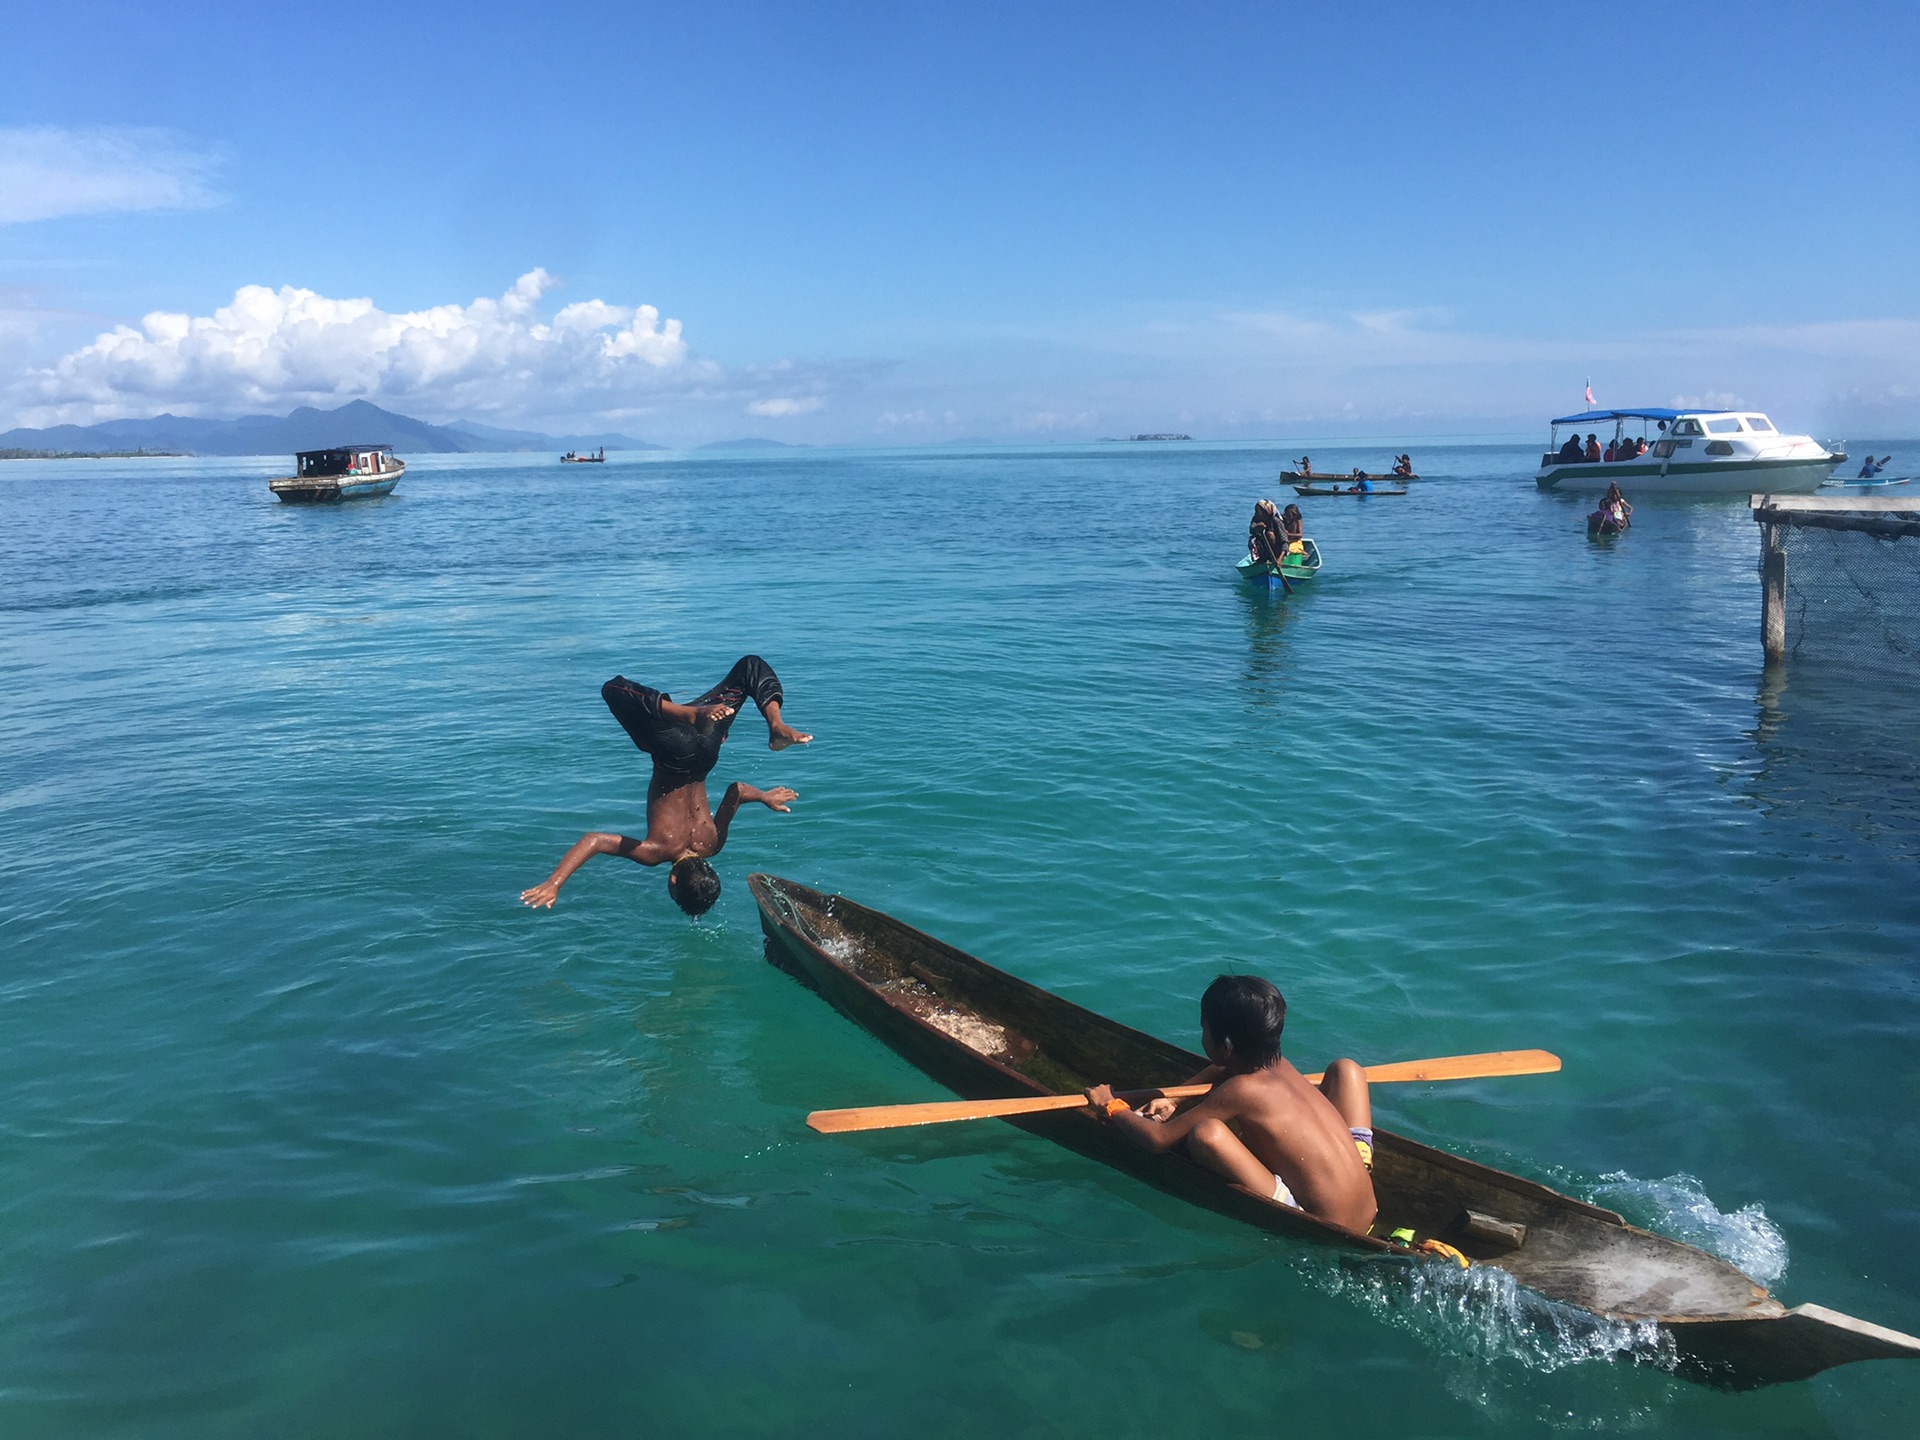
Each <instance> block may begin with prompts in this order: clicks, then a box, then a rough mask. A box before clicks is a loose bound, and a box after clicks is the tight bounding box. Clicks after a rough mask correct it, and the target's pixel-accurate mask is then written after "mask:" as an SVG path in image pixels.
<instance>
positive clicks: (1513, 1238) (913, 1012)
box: [747, 874, 1920, 1389]
mask: <svg viewBox="0 0 1920 1440" xmlns="http://www.w3.org/2000/svg"><path fill="white" fill-rule="evenodd" d="M747 884H748V887H749V888H750V889H751V890H752V892H753V897H754V900H755V901H756V902H757V904H758V905H759V909H760V927H761V929H762V931H763V932H764V934H765V937H766V954H767V959H768V960H769V961H770V962H771V963H772V964H774V965H776V966H778V967H779V968H780V969H782V970H785V971H786V972H788V973H789V974H791V975H793V976H794V977H795V978H796V979H798V980H799V981H800V982H801V983H802V984H804V985H806V986H808V987H809V988H810V989H812V990H814V991H816V992H817V993H818V994H819V995H820V996H821V997H822V998H823V999H825V1000H826V1001H827V1002H828V1003H829V1004H830V1005H832V1006H833V1007H834V1008H835V1009H836V1010H839V1011H840V1012H841V1013H842V1014H844V1015H845V1016H847V1018H848V1019H850V1020H852V1021H853V1022H854V1023H855V1024H857V1025H859V1026H861V1027H862V1028H863V1029H865V1030H867V1031H868V1032H869V1033H871V1034H872V1035H874V1036H875V1037H876V1038H878V1039H879V1040H881V1041H882V1042H883V1043H885V1044H886V1045H888V1046H889V1047H890V1048H892V1049H893V1050H894V1051H895V1052H896V1053H897V1054H899V1055H900V1056H901V1057H902V1058H904V1059H905V1060H907V1061H908V1062H909V1063H911V1064H913V1065H915V1066H918V1067H919V1068H920V1069H921V1070H923V1071H924V1072H926V1074H928V1075H929V1076H931V1077H932V1078H933V1079H935V1080H937V1081H938V1082H940V1083H941V1084H942V1085H944V1086H946V1087H947V1088H948V1089H950V1090H953V1091H954V1092H956V1093H957V1094H959V1095H961V1096H963V1097H966V1099H965V1100H963V1101H950V1102H937V1103H936V1104H934V1105H931V1106H926V1105H910V1106H900V1107H873V1108H869V1109H866V1110H863V1111H858V1112H848V1111H821V1112H815V1113H814V1114H813V1115H811V1116H809V1118H808V1124H809V1125H810V1126H811V1127H812V1128H813V1129H815V1130H817V1131H821V1132H823V1133H842V1132H845V1131H851V1130H866V1129H877V1128H882V1127H884V1126H898V1125H902V1124H925V1123H934V1122H937V1121H940V1120H961V1119H969V1118H974V1117H976V1116H978V1115H981V1114H987V1115H1001V1116H1005V1117H1006V1118H1007V1119H1008V1123H1010V1124H1014V1125H1018V1126H1019V1127H1020V1128H1021V1129H1023V1130H1026V1131H1029V1132H1030V1133H1032V1134H1034V1135H1038V1136H1041V1137H1043V1138H1045V1139H1049V1140H1052V1141H1055V1142H1056V1143H1058V1144H1060V1145H1064V1146H1065V1147H1067V1148H1068V1149H1070V1150H1074V1151H1076V1152H1078V1153H1079V1154H1081V1155H1084V1156H1086V1157H1088V1158H1089V1159H1093V1160H1097V1161H1100V1162H1101V1163H1102V1164H1106V1165H1110V1166H1112V1167H1114V1168H1115V1169H1118V1170H1121V1171H1124V1172H1126V1173H1128V1174H1130V1175H1133V1176H1135V1177H1136V1178H1138V1179H1140V1180H1143V1181H1145V1182H1146V1183H1147V1184H1149V1185H1152V1186H1154V1187H1155V1188H1156V1189H1159V1190H1161V1191H1164V1192H1165V1193H1167V1194H1170V1195H1173V1196H1175V1197H1177V1198H1179V1199H1182V1200H1187V1201H1190V1202H1192V1203H1194V1204H1196V1205H1199V1206H1201V1207H1203V1208H1205V1209H1208V1210H1211V1211H1214V1212H1216V1213H1218V1214H1221V1215H1225V1216H1228V1217H1230V1218H1232V1219H1235V1220H1240V1221H1243V1222H1245V1223H1247V1224H1249V1225H1252V1226H1255V1227H1257V1228H1259V1229H1262V1230H1267V1231H1272V1232H1274V1233H1277V1234H1279V1235H1282V1236H1286V1237H1288V1238H1291V1239H1296V1240H1304V1241H1311V1242H1315V1243H1318V1244H1322V1245H1328V1246H1332V1247H1335V1248H1337V1249H1339V1250H1342V1251H1347V1252H1353V1253H1357V1254H1361V1255H1371V1256H1374V1257H1377V1258H1378V1259H1379V1260H1381V1261H1383V1262H1397V1263H1401V1264H1408V1263H1427V1264H1445V1265H1449V1266H1451V1265H1456V1264H1458V1265H1465V1266H1469V1267H1471V1266H1475V1265H1483V1266H1490V1267H1494V1268H1497V1269H1500V1270H1503V1271H1505V1272H1506V1273H1507V1274H1509V1275H1511V1276H1512V1277H1513V1278H1514V1279H1515V1280H1516V1281H1518V1282H1519V1283H1520V1284H1521V1285H1524V1286H1526V1287H1528V1288H1529V1289H1530V1290H1532V1291H1534V1292H1536V1293H1537V1294H1539V1295H1542V1296H1544V1297H1546V1298H1547V1299H1548V1300H1551V1301H1557V1302H1560V1303H1561V1304H1564V1305H1568V1306H1573V1307H1577V1308H1578V1309H1581V1310H1585V1311H1588V1312H1590V1313H1592V1314H1594V1315H1598V1316H1602V1317H1605V1318H1607V1319H1610V1320H1616V1321H1623V1322H1628V1323H1641V1324H1651V1325H1654V1326H1657V1327H1658V1328H1659V1330H1660V1331H1661V1332H1662V1333H1663V1334H1664V1335H1665V1336H1666V1337H1668V1338H1669V1339H1670V1340H1671V1343H1672V1345H1673V1352H1674V1355H1675V1357H1676V1359H1677V1363H1678V1366H1679V1370H1680V1373H1681V1374H1683V1375H1685V1376H1686V1377H1687V1378H1689V1379H1692V1380H1697V1381H1701V1382H1704V1383H1708V1384H1714V1385H1719V1386H1722V1387H1724V1388H1730V1389H1748V1388H1753V1387H1755V1386H1760V1385H1769V1384H1776V1383H1779V1382H1782V1381H1790V1380H1802V1379H1806V1378H1807V1377H1809V1376H1812V1375H1817V1374H1819V1373H1820V1372H1821V1371H1823V1370H1827V1369H1830V1368H1831V1367H1833V1366H1835V1365H1844V1364H1847V1363H1849V1362H1852V1361H1856V1360H1874V1359H1920V1338H1916V1337H1914V1336H1911V1335H1905V1334H1902V1333H1900V1332H1899V1331H1897V1330H1889V1329H1886V1328H1884V1327H1881V1326H1878V1325H1873V1324H1870V1323H1868V1322H1866V1321H1863V1320H1856V1319H1854V1318H1853V1317H1852V1316H1848V1315H1843V1314H1840V1313H1839V1312H1837V1311H1833V1310H1827V1309H1825V1308H1823V1307H1821V1306H1818V1305H1798V1306H1795V1307H1793V1308H1791V1309H1789V1308H1788V1307H1787V1306H1785V1305H1783V1304H1781V1302H1780V1301H1778V1300H1776V1299H1774V1298H1773V1296H1771V1295H1769V1294H1768V1293H1767V1291H1766V1289H1765V1288H1764V1287H1763V1286H1761V1285H1759V1284H1756V1283H1755V1282H1754V1281H1753V1280H1752V1279H1750V1278H1749V1277H1748V1276H1746V1275H1744V1274H1742V1273H1741V1271H1740V1270H1738V1269H1737V1268H1736V1267H1734V1266H1733V1265H1730V1264H1728V1263H1727V1262H1726V1261H1724V1260H1721V1259H1718V1258H1717V1257H1715V1256H1712V1255H1709V1254H1707V1253H1706V1252H1705V1251H1703V1250H1698V1249H1696V1248H1694V1247H1693V1246H1691V1245H1686V1244H1682V1243H1681V1242H1680V1241H1677V1240H1670V1239H1668V1238H1667V1237H1666V1236H1664V1235H1658V1234H1654V1233H1653V1232H1651V1231H1647V1230H1642V1229H1640V1228H1639V1227H1637V1226H1634V1225H1630V1224H1628V1223H1627V1221H1626V1219H1625V1218H1624V1217H1623V1216H1621V1215H1619V1214H1617V1213H1616V1212H1614V1211H1612V1210H1607V1209H1603V1208H1602V1207H1600V1206H1598V1205H1591V1204H1588V1203H1587V1202H1585V1201H1583V1200H1577V1199H1575V1198H1573V1197H1572V1196H1569V1195H1563V1194H1560V1193H1559V1192H1558V1191H1555V1190H1552V1189H1549V1188H1548V1187H1547V1186H1545V1185H1542V1184H1539V1183H1538V1182H1536V1181H1532V1180H1528V1179H1525V1178H1523V1177H1521V1176H1518V1175H1510V1174H1507V1173H1505V1172H1503V1171H1500V1170H1496V1169H1494V1168H1493V1167H1492V1166H1490V1165H1484V1164H1481V1163H1479V1162H1478V1161H1474V1160H1469V1159H1467V1158H1465V1157H1464V1156H1460V1155H1456V1154H1453V1153H1450V1152H1449V1151H1446V1150H1441V1149H1438V1148H1436V1147H1434V1146H1431V1145H1424V1144H1421V1143H1420V1142H1419V1141H1416V1140H1411V1139H1408V1138H1406V1137H1405V1136H1402V1135H1396V1134H1394V1133H1393V1132H1391V1131H1389V1130H1383V1129H1381V1128H1379V1126H1378V1125H1377V1124H1376V1125H1375V1126H1374V1130H1373V1155H1374V1164H1373V1187H1374V1192H1375V1197H1376V1199H1377V1201H1378V1205H1379V1213H1378V1216H1377V1218H1376V1219H1375V1221H1374V1223H1373V1224H1372V1225H1371V1226H1370V1227H1369V1229H1368V1230H1366V1231H1365V1232H1361V1231H1357V1230H1352V1229H1348V1228H1346V1227H1344V1226H1341V1225H1337V1224H1334V1223H1332V1222H1330V1221H1326V1220H1322V1219H1319V1218H1318V1217H1316V1216H1314V1215H1312V1214H1310V1213H1308V1212H1307V1211H1305V1210H1302V1209H1298V1208H1295V1207H1294V1206H1290V1205H1286V1204H1283V1203H1281V1202H1280V1201H1278V1200H1276V1199H1274V1198H1272V1197H1271V1196H1269V1195H1264V1194H1261V1193H1259V1192H1258V1191H1255V1190H1252V1189H1249V1188H1246V1187H1244V1186H1240V1185H1234V1184H1231V1183H1229V1182H1228V1181H1226V1180H1225V1179H1223V1178H1221V1177H1220V1176H1219V1175H1216V1174H1215V1173H1213V1172H1212V1171H1210V1170H1207V1169H1205V1168H1203V1167H1202V1166H1201V1165H1199V1164H1198V1163H1196V1162H1195V1161H1194V1160H1192V1159H1190V1158H1188V1156H1187V1155H1186V1154H1185V1152H1184V1150H1183V1149H1181V1148H1178V1147H1176V1148H1173V1149H1168V1150H1163V1151H1158V1152H1154V1151H1148V1150H1143V1149H1141V1148H1139V1147H1138V1146H1136V1145H1135V1144H1133V1143H1132V1142H1130V1141H1129V1140H1127V1139H1126V1138H1125V1137H1124V1136H1123V1135H1121V1134H1119V1133H1118V1132H1117V1130H1116V1129H1115V1127H1113V1126H1111V1125H1110V1124H1108V1123H1106V1122H1105V1121H1104V1119H1103V1118H1102V1117H1099V1116H1096V1115H1095V1114H1094V1113H1093V1111H1092V1109H1091V1107H1090V1106H1089V1105H1088V1104H1087V1103H1086V1100H1085V1098H1084V1092H1085V1091H1086V1090H1087V1089H1088V1088H1089V1087H1092V1086H1096V1085H1101V1084H1105V1083H1108V1082H1112V1083H1114V1084H1116V1085H1120V1084H1124V1085H1128V1086H1132V1087H1136V1088H1135V1089H1134V1091H1133V1092H1132V1093H1130V1094H1128V1096H1127V1098H1128V1100H1129V1101H1131V1102H1132V1103H1139V1102H1140V1100H1143V1099H1145V1098H1149V1097H1151V1096H1153V1095H1155V1094H1160V1093H1179V1094H1182V1095H1191V1094H1193V1093H1195V1091H1194V1089H1193V1087H1191V1086H1189V1085H1183V1082H1185V1081H1187V1080H1188V1078H1189V1077H1191V1076H1193V1075H1195V1074H1197V1073H1198V1072H1199V1071H1201V1070H1202V1069H1203V1068H1204V1067H1205V1066H1206V1064H1207V1061H1206V1060H1205V1059H1203V1058H1202V1057H1201V1056H1199V1055H1195V1054H1193V1053H1192V1052H1190V1051H1187V1050H1183V1049H1181V1048H1180V1047H1179V1046H1176V1045H1171V1044H1168V1043H1167V1042H1166V1041H1164V1040H1159V1039H1156V1038H1155V1037H1153V1036H1151V1035H1147V1034H1144V1033H1142V1032H1141V1031H1138V1030H1133V1029H1130V1028H1128V1027H1127V1026H1125V1025H1122V1024H1119V1023H1118V1022H1117V1021H1113V1020H1109V1019H1108V1018H1106V1017H1105V1016H1103V1015H1099V1014H1096V1013H1095V1012H1093V1011H1091V1010H1087V1009H1083V1008H1082V1007H1081V1006H1078V1005H1075V1004H1073V1003H1072V1002H1071V1001H1068V1000H1064V999H1062V998H1060V997H1059V996H1057V995H1054V994H1051V993H1049V992H1048V991H1045V990H1042V989H1041V988H1039V987H1038V986H1036V985H1031V984H1029V983H1027V982H1026V981H1024V980H1020V979H1018V978H1016V977H1014V976H1012V975H1009V974H1006V973H1005V972H1004V971H1000V970H996V969H994V968H993V967H992V966H991V965H988V964H986V963H985V962H983V961H981V960H977V959H975V958H974V957H973V956H971V955H968V954H966V953H965V952H963V951H961V950H958V949H956V948H955V947H953V946H951V945H948V944H945V943H944V942H942V941H939V940H936V939H934V938H933V937H932V936H930V935H926V934H923V933H922V932H920V931H918V930H915V929H913V928H912V927H911V926H909V925H906V924H904V923H903V922H901V921H899V920H896V919H894V918H893V917H892V916H890V915H887V914H884V913H882V912H881V911H878V910H873V909H869V908H868V907H867V906H864V905H859V904H856V903H854V902H853V901H851V900H848V899H846V898H844V897H842V896H839V895H829V894H826V893H824V892H822V891H819V890H814V889H811V888H810V887H808V886H805V885H801V884H797V883H795V882H794V881H791V880H782V879H779V878H778V877H776V876H772V875H765V874H753V875H750V876H748V877H747ZM1534 1057H1538V1059H1539V1060H1540V1061H1552V1062H1553V1063H1552V1064H1551V1065H1548V1064H1544V1063H1538V1062H1537V1061H1535V1060H1534ZM1450 1059H1453V1060H1461V1061H1473V1062H1482V1063H1480V1064H1479V1065H1478V1066H1477V1067H1475V1066H1465V1065H1452V1066H1451V1068H1449V1065H1448V1062H1447V1061H1428V1062H1420V1063H1419V1064H1417V1065H1406V1066H1382V1067H1370V1068H1369V1070H1368V1072H1367V1073H1368V1076H1369V1078H1370V1079H1372V1080H1374V1081H1375V1082H1376V1083H1378V1082H1379V1081H1383V1080H1391V1079H1425V1080H1433V1079H1443V1078H1467V1077H1473V1076H1485V1075H1495V1074H1509V1075H1514V1074H1529V1073H1540V1072H1542V1071H1545V1070H1551V1069H1557V1068H1558V1061H1557V1060H1554V1058H1553V1057H1552V1056H1550V1055H1545V1054H1544V1052H1541V1051H1520V1052H1507V1053H1505V1054H1494V1055H1479V1056H1463V1057H1450ZM1502 1061H1507V1062H1510V1063H1507V1064H1504V1065H1502V1064H1500V1063H1498V1062H1502ZM978 1102H993V1103H990V1104H984V1105H983V1104H980V1103H978ZM887 1111H891V1112H893V1113H892V1114H887V1113H884V1112H887ZM902 1112H907V1113H904V1114H903V1113H902Z"/></svg>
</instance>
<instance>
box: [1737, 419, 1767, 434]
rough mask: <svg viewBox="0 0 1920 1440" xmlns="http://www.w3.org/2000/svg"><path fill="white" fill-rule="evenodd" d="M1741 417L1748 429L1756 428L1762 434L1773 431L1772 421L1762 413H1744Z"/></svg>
mask: <svg viewBox="0 0 1920 1440" xmlns="http://www.w3.org/2000/svg"><path fill="white" fill-rule="evenodd" d="M1741 418H1742V419H1744V420H1745V421H1746V422H1747V428H1748V429H1749V430H1758V431H1759V432H1760V433H1761V434H1762V435H1771V434H1772V433H1773V422H1772V421H1771V420H1769V419H1767V417H1766V416H1764V415H1746V416H1742V417H1741Z"/></svg>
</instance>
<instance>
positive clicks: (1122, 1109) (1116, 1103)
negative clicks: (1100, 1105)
mask: <svg viewBox="0 0 1920 1440" xmlns="http://www.w3.org/2000/svg"><path fill="white" fill-rule="evenodd" d="M1131 1109H1133V1106H1131V1105H1129V1104H1128V1103H1127V1102H1126V1101H1124V1100H1122V1099H1120V1098H1119V1097H1118V1096H1115V1097H1114V1098H1113V1099H1111V1100H1109V1101H1107V1114H1109V1115H1124V1114H1126V1113H1127V1112H1128V1111H1129V1110H1131Z"/></svg>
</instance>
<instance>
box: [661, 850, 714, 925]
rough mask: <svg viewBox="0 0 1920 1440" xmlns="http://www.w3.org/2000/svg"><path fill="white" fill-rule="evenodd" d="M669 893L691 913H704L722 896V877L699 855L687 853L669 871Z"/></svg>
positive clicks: (675, 902)
mask: <svg viewBox="0 0 1920 1440" xmlns="http://www.w3.org/2000/svg"><path fill="white" fill-rule="evenodd" d="M667 893H668V894H669V895H671V896H673V903H674V904H676V905H678V906H679V907H680V908H681V909H682V910H684V911H686V912H687V914H689V915H704V914H706V913H707V911H709V910H711V909H712V908H713V902H714V901H716V900H718V899H719V898H720V877H719V876H718V875H716V874H714V873H713V866H711V865H709V864H708V863H707V862H706V861H705V860H702V859H701V858H700V857H699V856H698V855H685V856H682V857H681V858H680V859H678V860H676V861H674V862H673V869H671V870H669V871H668V872H667Z"/></svg>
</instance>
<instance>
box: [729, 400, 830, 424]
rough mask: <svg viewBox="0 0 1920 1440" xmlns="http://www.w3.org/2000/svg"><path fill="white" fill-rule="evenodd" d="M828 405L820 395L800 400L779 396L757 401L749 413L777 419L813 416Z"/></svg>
mask: <svg viewBox="0 0 1920 1440" xmlns="http://www.w3.org/2000/svg"><path fill="white" fill-rule="evenodd" d="M826 403H827V402H826V401H825V400H823V399H822V398H821V397H820V396H818V395H808V396H805V397H802V398H799V399H796V398H794V397H792V396H789V395H777V396H775V397H773V398H772V399H770V400H755V401H754V402H753V403H752V404H750V405H748V406H747V413H748V414H749V415H761V416H768V417H772V418H776V419H777V418H779V417H782V416H787V415H811V414H812V413H813V412H814V411H816V410H818V409H819V408H820V407H821V406H822V405H824V404H826Z"/></svg>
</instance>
